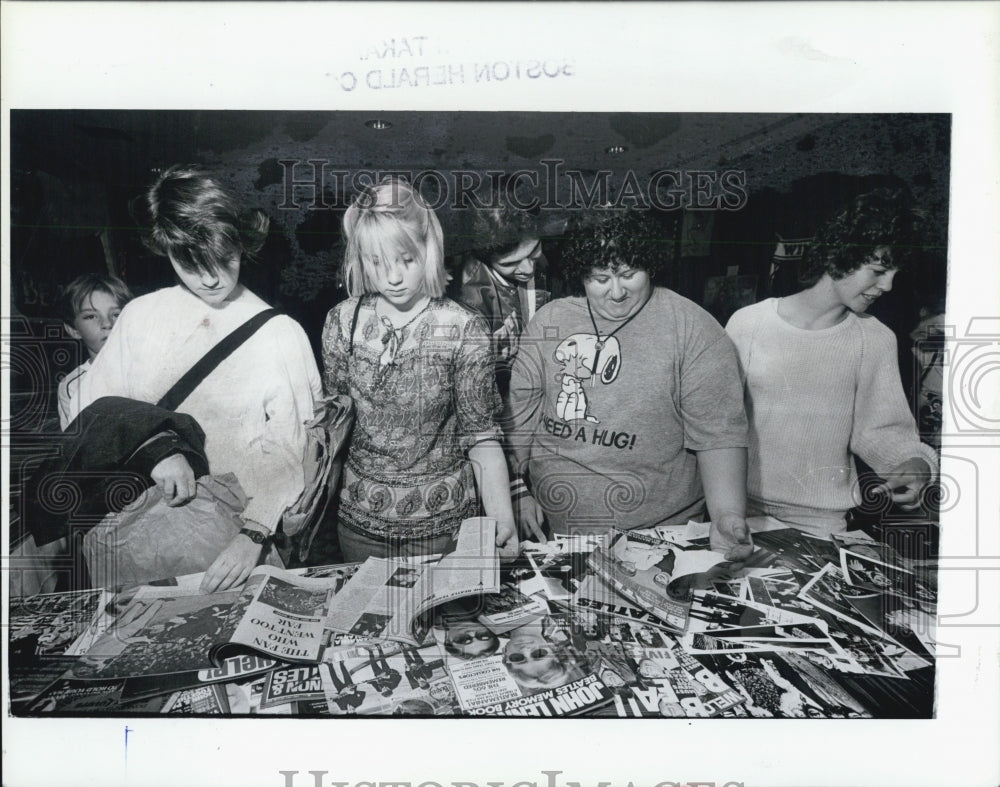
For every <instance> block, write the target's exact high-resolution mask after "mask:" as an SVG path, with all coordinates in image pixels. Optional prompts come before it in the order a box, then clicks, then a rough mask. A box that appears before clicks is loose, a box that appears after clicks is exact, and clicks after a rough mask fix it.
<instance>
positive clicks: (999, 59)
mask: <svg viewBox="0 0 1000 787" xmlns="http://www.w3.org/2000/svg"><path fill="white" fill-rule="evenodd" d="M2 14H3V18H2V32H0V35H2V50H0V51H2V91H0V96H2V110H3V112H2V115H3V124H4V133H3V139H4V151H3V153H4V156H3V160H4V161H7V160H8V157H7V150H8V147H9V140H8V119H9V114H8V113H9V110H10V109H11V108H59V109H67V108H149V109H151V108H178V109H181V108H189V109H190V108H199V109H323V110H332V109H410V110H417V109H459V108H461V109H478V110H495V109H519V110H539V111H555V110H592V111H616V110H617V111H621V110H636V111H647V112H648V111H671V112H677V111H733V112H736V111H740V112H743V111H761V112H788V111H796V112H832V111H835V112H866V111H868V112H950V113H953V127H952V151H953V159H952V194H951V211H952V215H951V217H950V249H949V260H950V270H951V273H950V282H949V301H948V307H949V322H950V323H951V324H954V325H956V326H957V330H958V331H959V332H960V335H962V334H961V332H963V331H966V330H967V328H968V326H969V319H970V318H973V317H980V318H982V317H985V318H992V322H991V325H992V332H993V333H994V334H997V333H1000V264H998V260H1000V240H998V232H997V216H998V215H1000V195H998V190H1000V163H998V156H997V149H998V142H1000V111H998V101H1000V99H998V96H1000V84H998V82H1000V78H998V75H1000V44H998V42H1000V5H998V4H997V3H985V2H983V3H968V4H966V3H943V2H942V3H904V2H893V3H874V4H852V3H830V4H825V3H792V2H788V3H771V4H763V3H762V4H758V3H733V4H728V3H725V4H723V3H720V4H703V3H682V4H677V5H666V4H664V5H660V4H657V5H652V4H649V5H647V4H608V5H605V4H597V3H585V4H571V3H566V4H523V5H521V4H502V5H495V6H490V7H481V6H475V7H473V6H466V5H459V4H450V3H449V4H442V5H423V4H412V5H410V4H405V5H404V4H381V3H380V4H373V5H353V4H350V5H348V4H339V3H338V4H329V5H320V4H302V5H299V4H277V5H270V4H264V3H245V4H244V3H218V4H201V5H196V4H181V3H177V4H175V3H164V4H139V3H136V4H124V3H99V4H87V3H78V4H65V5H64V4H57V3H18V2H13V3H11V2H5V3H3V4H2ZM415 36H424V37H425V41H424V42H423V45H424V47H425V55H426V56H427V61H428V63H429V64H445V65H447V64H457V63H462V62H464V63H469V62H470V61H473V60H478V61H494V62H495V61H500V60H505V61H517V60H518V59H521V60H529V59H548V60H550V61H551V62H552V63H556V62H559V63H569V64H570V66H569V70H570V71H571V73H572V75H571V76H566V75H563V76H560V77H557V78H547V79H546V78H539V79H534V80H528V79H523V78H522V79H519V80H515V79H508V80H507V81H505V82H493V83H490V84H488V85H485V84H464V85H452V86H427V87H420V88H414V89H408V90H404V89H397V90H373V89H371V88H368V87H367V86H362V85H359V86H358V87H357V88H356V89H354V90H353V91H350V92H347V91H345V90H344V89H343V87H342V85H343V84H349V83H350V80H349V79H344V77H343V75H344V74H345V72H353V73H355V74H356V75H358V76H361V75H362V74H367V72H368V71H369V70H371V69H372V68H374V67H381V68H386V67H391V64H390V63H384V62H383V63H382V64H381V65H380V66H379V65H378V64H376V65H373V64H372V60H371V59H370V58H369V59H368V60H362V59H361V56H362V55H364V53H365V51H366V50H367V49H368V48H369V47H370V46H373V45H376V44H378V43H379V42H380V41H382V40H384V39H389V38H397V39H399V38H401V37H410V38H411V39H412V38H413V37H415ZM466 68H468V65H466ZM467 82H468V80H467ZM0 196H2V199H0V202H2V204H3V205H4V206H7V205H9V204H10V201H9V178H8V176H7V174H6V173H5V174H4V182H3V193H2V195H0ZM9 248H10V247H9V234H8V228H7V213H6V209H5V210H4V231H3V266H4V267H3V277H4V292H5V293H7V292H9V287H8V286H7V285H8V283H9V260H10V254H9ZM5 298H6V296H5ZM4 308H5V309H6V308H7V306H6V301H5V306H4ZM987 342H988V340H987ZM992 346H993V348H994V351H996V352H1000V350H998V349H997V345H996V341H995V340H994V342H993V345H992ZM988 364H989V362H988V361H987V367H986V372H985V373H984V374H982V375H981V377H980V380H979V382H980V387H979V388H978V389H977V393H978V395H979V396H980V397H981V398H982V401H983V402H985V403H987V404H986V405H985V406H988V407H992V408H993V410H992V412H993V413H994V415H995V416H996V417H997V418H1000V415H997V413H998V410H1000V408H998V407H997V403H998V402H1000V394H998V390H1000V381H998V379H997V378H998V373H997V372H996V371H991V369H995V368H996V364H995V362H994V365H993V366H989V365H988ZM970 385H971V381H970ZM966 393H969V391H966ZM4 401H5V402H6V397H4ZM989 403H992V404H989ZM4 406H5V407H6V405H4ZM993 423H994V425H995V426H1000V421H994V422H993ZM948 429H949V422H948V421H946V424H945V430H946V431H948ZM998 442H1000V441H998V439H997V438H996V437H995V436H992V437H991V436H989V435H986V434H979V435H976V434H972V435H967V436H965V437H963V438H962V439H960V440H951V441H949V443H947V444H946V447H945V451H944V453H945V456H946V459H945V462H944V464H943V468H942V469H943V470H944V471H945V472H949V469H950V468H952V464H953V462H954V460H949V459H948V458H947V457H949V456H950V457H966V458H968V459H969V460H971V462H972V465H971V467H972V473H973V474H974V475H975V476H976V477H977V479H978V490H979V494H978V499H973V496H971V495H964V496H963V498H962V499H961V500H960V501H959V505H958V506H957V507H956V508H955V509H954V510H952V511H950V512H949V514H948V516H947V519H946V521H945V526H946V527H945V528H944V531H945V544H944V551H945V553H946V554H947V555H951V556H955V557H953V558H947V557H946V558H945V559H944V560H943V567H944V568H945V569H949V568H954V569H956V570H953V571H950V570H944V571H943V579H942V584H943V588H942V599H941V613H942V615H948V614H950V615H954V616H956V617H954V618H952V619H951V620H950V622H951V623H952V625H951V626H950V627H948V628H945V629H943V630H942V639H944V640H945V641H946V642H949V643H954V644H957V645H961V648H962V651H961V656H960V657H958V658H944V659H941V660H940V662H939V666H938V689H937V693H938V702H937V708H938V719H936V720H934V721H921V722H847V721H841V722H837V721H826V722H824V721H809V722H797V723H796V722H778V721H773V722H725V721H717V720H716V721H704V722H697V721H686V722H681V721H671V720H664V721H662V722H656V721H653V722H650V721H646V722H630V721H607V722H604V721H594V720H567V721H557V722H551V721H537V722H533V721H528V722H507V721H497V720H492V721H491V720H443V721H428V720H424V721H410V722H404V721H396V720H330V721H302V720H294V719H286V720H280V719H279V720H274V721H268V720H264V719H250V720H227V721H223V722H209V721H202V720H197V721H194V720H182V721H167V720H159V719H132V720H128V721H125V720H86V721H75V720H52V719H46V720H10V719H7V720H6V724H5V725H4V727H5V729H4V738H3V752H4V777H3V778H4V783H5V784H9V785H17V786H19V785H28V784H37V785H46V786H51V785H62V784H64V785H90V784H93V785H101V786H102V787H103V786H105V785H119V784H122V785H154V784H156V785H159V784H162V785H179V784H184V785H203V784H205V785H207V784H218V785H229V784H232V785H258V784H260V785H272V786H273V787H281V786H282V785H284V784H286V779H285V777H284V776H282V775H280V774H279V771H281V770H286V771H299V773H298V775H297V776H295V777H294V778H293V780H292V782H291V783H292V784H293V785H294V787H302V786H304V787H312V785H313V784H315V783H321V784H323V785H330V784H332V783H337V782H340V783H348V784H350V785H354V784H356V783H359V782H371V783H375V784H378V783H380V782H383V783H384V782H394V781H396V782H400V781H401V782H411V783H412V784H413V785H419V784H421V783H424V782H429V783H431V784H434V783H437V784H442V785H448V784H449V783H451V782H466V783H471V784H474V785H477V786H482V785H485V784H486V783H487V782H493V783H503V784H505V785H513V784H515V783H517V782H527V783H529V784H530V783H537V784H538V785H539V787H541V786H542V785H544V786H545V787H549V778H548V777H547V776H546V775H545V774H543V771H561V774H559V775H556V776H553V777H552V782H553V783H554V784H555V785H558V787H562V785H569V783H570V782H573V781H575V782H579V783H580V784H581V785H591V784H593V785H596V784H598V783H599V782H606V783H610V784H611V785H612V786H613V787H617V785H628V784H630V783H631V784H633V785H635V787H653V785H657V784H660V783H663V782H666V783H668V784H669V783H672V782H677V783H681V784H684V783H688V782H714V783H715V784H717V785H725V784H726V783H728V782H734V783H743V784H745V785H747V786H748V787H749V785H835V784H851V785H894V784H898V785H924V784H927V785H964V784H983V785H996V784H998V783H1000V765H998V763H1000V755H998V741H1000V727H998V715H1000V691H998V671H1000V670H998V651H997V642H998V637H997V633H998V626H1000V612H998V606H1000V601H998V600H1000V581H998V580H1000V558H998V557H997V556H998V555H1000V527H997V524H998V511H1000V503H998V492H997V485H996V479H997V477H998V473H997V468H998V464H1000V463H998V462H997V456H998V453H1000V446H998ZM962 467H966V468H967V467H970V465H968V463H965V464H964V465H962ZM4 472H5V479H6V472H7V470H6V462H5V468H4ZM968 472H969V471H968V470H961V471H960V470H959V469H958V465H955V466H954V475H955V476H956V477H958V478H962V477H967V474H968ZM962 473H966V476H963V475H962ZM5 483H6V480H5ZM977 525H978V531H977V535H978V552H977V551H974V550H973V549H972V547H971V545H972V544H974V543H975V542H974V541H972V540H970V537H971V535H972V533H970V532H969V531H970V529H972V528H974V527H976V526H977ZM976 568H978V569H979V571H978V574H977V573H975V571H974V569H976ZM959 569H963V570H959ZM3 584H4V594H5V596H6V582H4V583H3ZM5 608H6V605H5ZM946 622H948V621H946ZM958 624H961V625H958ZM4 674H6V661H5V663H4ZM126 725H127V726H128V729H129V733H128V747H127V750H126V746H125V735H126V733H125V728H126ZM310 770H316V771H327V772H328V773H326V774H321V775H320V777H319V778H320V782H315V781H314V777H313V776H312V775H310V774H309V773H308V772H309V771H310Z"/></svg>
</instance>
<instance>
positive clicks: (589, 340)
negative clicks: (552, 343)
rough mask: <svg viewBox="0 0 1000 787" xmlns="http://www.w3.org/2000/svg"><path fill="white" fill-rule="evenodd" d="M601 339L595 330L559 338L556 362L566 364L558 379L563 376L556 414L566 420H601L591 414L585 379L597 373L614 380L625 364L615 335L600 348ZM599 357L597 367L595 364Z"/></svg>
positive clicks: (599, 377) (603, 379) (600, 377)
mask: <svg viewBox="0 0 1000 787" xmlns="http://www.w3.org/2000/svg"><path fill="white" fill-rule="evenodd" d="M598 341H599V339H598V337H597V336H595V335H594V334H592V333H574V334H571V335H570V336H567V337H566V338H565V339H563V340H562V341H561V342H559V346H558V347H556V350H555V353H553V358H554V359H555V362H556V363H557V364H559V365H560V366H561V367H562V372H560V373H559V374H558V375H557V376H556V379H557V381H559V380H560V378H561V385H562V387H561V388H560V390H559V395H558V396H557V397H556V416H557V417H558V418H561V419H562V420H564V421H573V420H584V421H589V422H590V423H594V424H596V423H600V421H599V420H598V419H597V418H595V417H594V416H592V415H588V414H587V395H586V393H584V388H583V382H584V381H585V380H592V379H593V378H594V377H596V378H598V379H600V381H601V383H602V384H604V385H607V384H608V383H612V382H614V380H615V378H616V377H618V372H619V370H620V369H621V365H622V364H621V357H622V348H621V345H620V344H619V343H618V340H617V339H616V338H614V337H613V336H612V337H609V338H607V339H604V340H603V346H602V347H601V349H600V352H598V349H597V344H598ZM595 357H596V359H597V364H598V368H597V369H595V368H594V359H595ZM591 384H592V385H593V382H592V383H591Z"/></svg>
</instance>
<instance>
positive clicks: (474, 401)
mask: <svg viewBox="0 0 1000 787" xmlns="http://www.w3.org/2000/svg"><path fill="white" fill-rule="evenodd" d="M362 298H363V300H362V302H361V304H360V309H358V298H357V297H354V298H349V299H348V300H346V301H343V302H341V303H339V304H338V305H337V306H336V307H334V308H333V309H332V310H331V311H330V313H329V315H328V316H327V321H326V325H325V327H324V329H323V362H324V383H325V386H326V391H327V393H328V394H333V393H338V394H347V395H349V396H350V397H351V398H352V399H353V400H354V403H355V407H356V420H355V424H354V430H353V432H352V436H351V443H350V448H349V451H348V456H347V462H346V466H345V468H344V482H343V487H342V491H341V509H340V521H341V522H342V523H343V524H345V525H346V526H347V527H349V528H351V529H352V530H355V531H357V532H360V533H362V534H363V535H367V536H369V537H377V538H378V537H386V536H388V537H395V538H416V537H422V536H434V535H440V534H442V533H445V532H449V531H452V530H454V529H455V528H456V527H457V526H458V524H459V523H460V522H461V520H462V519H464V518H466V517H467V516H472V515H475V513H476V511H477V510H478V502H477V498H476V491H475V481H474V476H473V474H472V467H471V465H470V463H469V461H468V459H467V456H466V455H467V452H468V450H469V448H471V447H472V445H473V444H474V443H475V441H476V437H477V436H478V435H482V434H484V433H488V434H492V435H493V436H495V437H496V438H497V439H499V437H500V432H499V427H498V426H497V422H496V416H497V414H498V412H499V408H500V398H499V394H498V393H497V388H496V382H495V378H494V361H493V354H492V351H491V349H490V334H489V330H488V328H487V326H486V322H485V321H484V320H483V318H482V317H479V316H477V315H474V314H472V313H471V312H469V311H468V310H466V309H464V308H463V307H461V306H459V305H458V304H456V303H454V302H452V301H450V300H447V299H444V298H441V299H435V300H432V301H431V303H430V305H429V306H428V307H427V308H426V309H425V310H424V311H423V313H421V314H420V315H418V316H417V317H416V319H414V321H413V322H412V323H410V324H408V325H407V326H406V327H405V328H404V329H403V330H402V331H401V332H400V331H397V338H398V349H397V351H396V353H395V357H394V358H393V359H392V360H391V362H386V360H385V359H384V358H383V355H384V350H385V349H386V346H387V342H386V341H385V339H386V338H388V337H387V334H388V329H387V328H385V327H384V326H383V325H382V323H381V322H380V321H379V318H378V315H377V314H376V311H375V303H376V298H375V297H374V296H370V295H369V296H362ZM356 310H357V322H356V325H355V326H354V332H353V333H354V342H353V348H352V346H351V328H352V323H354V315H355V311H356Z"/></svg>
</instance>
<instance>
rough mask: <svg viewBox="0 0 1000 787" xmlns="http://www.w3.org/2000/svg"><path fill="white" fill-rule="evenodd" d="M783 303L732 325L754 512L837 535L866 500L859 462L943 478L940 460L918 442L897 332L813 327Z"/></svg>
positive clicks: (769, 303) (749, 312)
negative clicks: (789, 315) (782, 312)
mask: <svg viewBox="0 0 1000 787" xmlns="http://www.w3.org/2000/svg"><path fill="white" fill-rule="evenodd" d="M777 306H778V301H777V300H776V299H774V298H771V299H768V300H766V301H762V302H761V303H758V304H755V305H753V306H748V307H746V308H744V309H741V310H740V311H738V312H736V314H734V315H733V316H732V318H731V319H730V321H729V323H728V325H727V326H726V330H727V331H728V332H729V335H730V336H731V337H732V339H733V343H734V344H735V345H736V349H737V352H738V353H739V358H740V367H741V373H742V375H743V380H744V395H745V401H746V407H747V417H748V419H749V422H750V449H749V463H748V478H747V492H748V498H749V500H748V503H749V512H750V513H758V514H767V515H770V516H773V517H775V518H777V519H780V520H782V521H785V522H788V523H790V524H793V525H795V526H797V527H800V528H801V529H803V530H807V531H811V532H815V533H817V534H827V533H831V532H836V531H839V530H843V529H844V527H845V521H844V515H845V513H846V512H847V510H848V509H849V508H851V507H853V506H855V505H858V504H859V503H860V502H861V501H860V498H859V495H858V483H857V481H858V476H857V470H856V468H855V464H854V459H853V456H858V457H860V458H861V459H863V460H864V461H865V462H866V463H867V464H868V465H869V466H870V467H871V468H872V469H873V470H874V471H875V472H876V473H878V474H880V475H881V474H885V473H887V472H889V471H891V470H893V469H894V468H895V467H897V466H898V465H899V464H901V463H902V462H904V461H906V460H908V459H912V458H915V457H919V458H922V459H924V460H926V461H927V462H928V464H929V465H930V466H931V469H932V470H933V471H934V472H936V471H937V456H936V454H935V453H934V450H933V449H932V448H930V446H927V445H925V444H924V443H921V442H920V439H919V437H918V436H917V431H916V426H915V424H914V420H913V415H912V414H911V412H910V409H909V406H908V405H907V402H906V397H905V396H904V394H903V387H902V384H901V382H900V377H899V366H898V362H897V360H896V338H895V336H894V335H893V334H892V332H891V331H890V330H889V329H888V328H886V327H885V326H884V325H883V324H882V323H880V322H879V321H878V320H876V319H875V318H874V317H869V316H864V315H857V314H854V313H850V314H848V315H847V317H846V318H845V319H844V320H843V321H842V322H840V323H838V324H837V325H835V326H833V327H831V328H825V329H821V330H805V329H802V328H797V327H795V326H793V325H790V324H789V323H787V322H785V320H784V319H782V318H781V317H780V316H779V315H778V310H777Z"/></svg>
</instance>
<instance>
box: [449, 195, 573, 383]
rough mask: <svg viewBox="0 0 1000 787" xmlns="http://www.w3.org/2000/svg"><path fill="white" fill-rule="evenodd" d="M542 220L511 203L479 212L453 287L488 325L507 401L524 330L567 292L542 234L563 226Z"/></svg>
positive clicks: (455, 295) (460, 299) (455, 296)
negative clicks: (551, 263)
mask: <svg viewBox="0 0 1000 787" xmlns="http://www.w3.org/2000/svg"><path fill="white" fill-rule="evenodd" d="M543 218H544V217H543V216H541V215H539V216H536V215H533V214H532V213H530V212H528V211H525V210H519V209H517V208H515V207H513V206H512V205H511V204H510V203H509V201H508V200H502V201H500V202H499V203H498V204H497V205H496V206H491V207H487V208H479V209H477V210H476V211H475V212H474V214H473V220H472V226H471V234H472V237H473V238H474V239H475V244H476V247H475V248H474V249H473V250H472V251H470V252H468V253H467V254H465V255H462V257H461V260H460V270H459V271H458V275H457V276H456V278H455V279H454V280H453V281H452V284H451V287H450V288H449V295H450V297H452V298H453V299H454V300H456V301H458V302H459V303H461V304H464V305H465V306H468V307H469V308H470V309H472V310H473V311H476V312H478V313H480V314H481V315H483V317H485V318H486V321H487V322H488V323H489V326H490V331H491V332H492V335H493V352H494V354H495V355H496V370H497V386H498V388H499V390H500V395H501V396H502V397H504V398H506V397H507V393H508V390H509V388H510V367H511V364H512V363H513V361H514V357H515V356H516V355H517V350H518V346H519V343H520V338H521V333H522V332H523V331H524V326H526V325H527V324H528V322H529V321H530V320H531V318H532V317H534V316H535V312H537V311H538V309H540V308H541V307H542V306H544V305H545V304H546V303H548V302H549V301H550V300H552V299H553V298H558V297H561V296H562V295H563V294H564V292H563V288H562V286H561V282H560V280H559V279H558V277H552V275H551V272H550V271H549V266H548V260H547V259H546V257H545V252H544V251H543V249H542V236H543V235H544V234H547V233H548V232H550V231H553V230H554V229H555V228H560V229H561V227H562V225H563V224H565V222H560V221H558V220H557V221H554V222H550V223H548V224H546V223H544V222H543Z"/></svg>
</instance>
